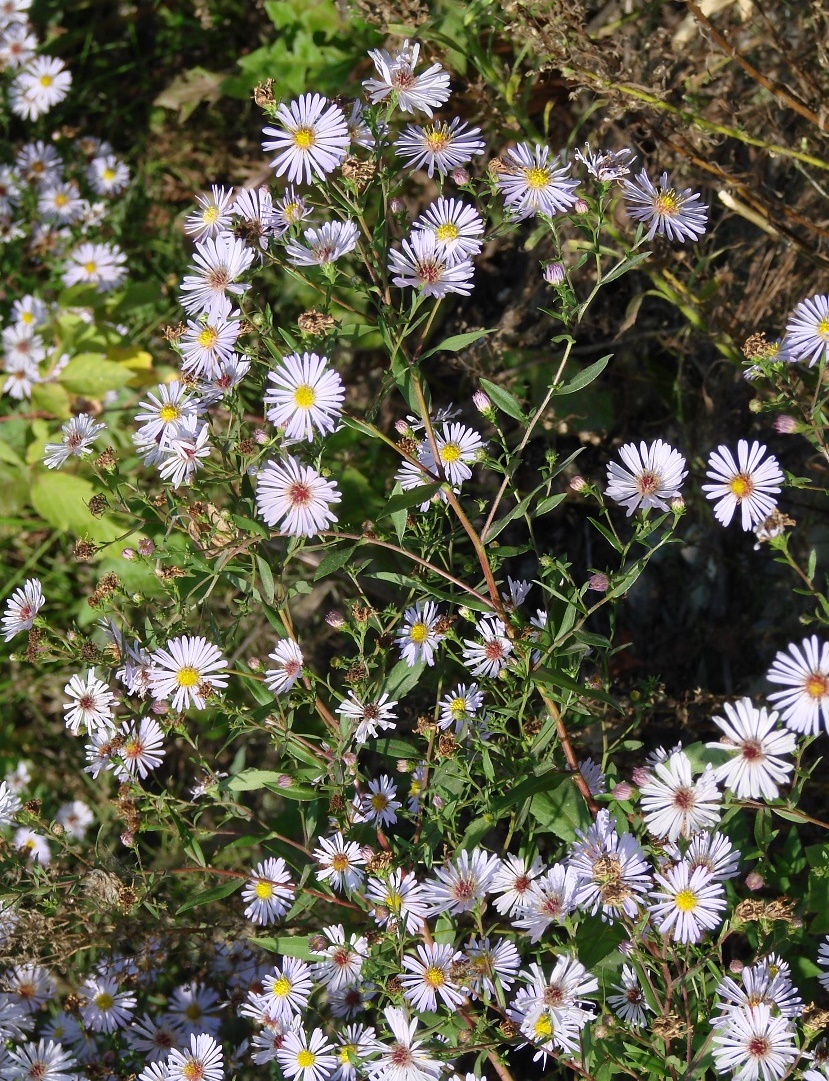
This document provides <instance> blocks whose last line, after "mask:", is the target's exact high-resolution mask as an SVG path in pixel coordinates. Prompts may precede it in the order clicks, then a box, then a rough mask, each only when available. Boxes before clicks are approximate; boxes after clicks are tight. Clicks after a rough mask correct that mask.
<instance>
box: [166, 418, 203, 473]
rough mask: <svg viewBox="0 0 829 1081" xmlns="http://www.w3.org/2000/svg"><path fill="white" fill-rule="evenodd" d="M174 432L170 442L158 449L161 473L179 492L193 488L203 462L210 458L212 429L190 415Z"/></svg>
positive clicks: (172, 431) (177, 425)
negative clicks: (186, 485)
mask: <svg viewBox="0 0 829 1081" xmlns="http://www.w3.org/2000/svg"><path fill="white" fill-rule="evenodd" d="M171 428H172V430H171V431H170V434H169V441H168V442H167V443H166V445H162V446H160V447H159V448H158V449H159V453H160V455H161V462H160V464H159V468H158V473H159V476H160V477H161V478H162V479H163V480H168V481H169V482H170V485H171V486H172V487H173V488H179V487H181V486H182V485H183V484H190V482H191V481H192V479H193V474H194V473H195V472H196V470H197V469H198V468H199V467H200V466H201V460H202V458H208V457H209V456H210V427H209V425H208V424H207V423H206V422H205V421H203V420H200V419H199V417H198V416H197V415H196V414H190V415H186V416H184V417H182V419H181V420H180V421H179V422H178V423H177V424H176V425H175V426H174V427H172V426H171Z"/></svg>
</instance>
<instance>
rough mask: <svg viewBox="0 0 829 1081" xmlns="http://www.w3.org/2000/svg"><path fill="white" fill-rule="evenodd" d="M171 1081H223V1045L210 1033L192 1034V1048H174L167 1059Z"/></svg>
mask: <svg viewBox="0 0 829 1081" xmlns="http://www.w3.org/2000/svg"><path fill="white" fill-rule="evenodd" d="M166 1065H167V1069H168V1070H169V1073H168V1075H167V1076H168V1079H169V1081H222V1079H223V1077H224V1059H223V1056H222V1047H221V1044H220V1043H219V1042H218V1041H217V1040H216V1039H215V1037H214V1036H212V1035H210V1033H207V1032H202V1033H199V1034H198V1035H197V1034H196V1033H191V1035H190V1047H189V1049H188V1050H185V1051H180V1050H179V1049H178V1048H177V1047H174V1048H173V1050H172V1051H171V1052H170V1054H169V1057H168V1059H167V1063H166Z"/></svg>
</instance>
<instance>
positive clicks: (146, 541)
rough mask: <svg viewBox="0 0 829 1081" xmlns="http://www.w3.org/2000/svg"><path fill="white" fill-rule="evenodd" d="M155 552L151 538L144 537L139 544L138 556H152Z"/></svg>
mask: <svg viewBox="0 0 829 1081" xmlns="http://www.w3.org/2000/svg"><path fill="white" fill-rule="evenodd" d="M154 551H155V545H154V544H153V542H152V541H151V540H150V538H149V537H142V538H141V540H140V541H139V542H138V554H139V555H140V556H151V555H152V554H153V552H154Z"/></svg>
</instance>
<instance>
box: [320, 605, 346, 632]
mask: <svg viewBox="0 0 829 1081" xmlns="http://www.w3.org/2000/svg"><path fill="white" fill-rule="evenodd" d="M325 622H326V623H327V624H328V626H329V627H333V628H334V630H335V631H336V630H339V629H340V627H343V626H345V620H344V619H343V617H342V616H341V615H340V613H339V612H337V611H334V610H332V611H330V612H329V613H328V614H327V615H326V617H325Z"/></svg>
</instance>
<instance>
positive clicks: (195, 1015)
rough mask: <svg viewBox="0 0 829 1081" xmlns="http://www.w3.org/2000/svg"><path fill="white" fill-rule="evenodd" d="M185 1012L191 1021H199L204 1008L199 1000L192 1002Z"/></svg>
mask: <svg viewBox="0 0 829 1081" xmlns="http://www.w3.org/2000/svg"><path fill="white" fill-rule="evenodd" d="M184 1013H185V1015H186V1016H187V1017H189V1018H190V1020H191V1021H198V1019H199V1018H200V1017H201V1015H202V1009H201V1006H200V1005H199V1004H198V1002H191V1003H190V1005H189V1006H188V1007H187V1009H186V1010H185V1011H184Z"/></svg>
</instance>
